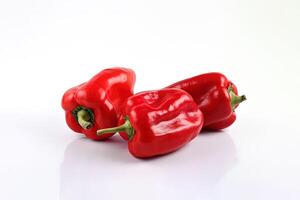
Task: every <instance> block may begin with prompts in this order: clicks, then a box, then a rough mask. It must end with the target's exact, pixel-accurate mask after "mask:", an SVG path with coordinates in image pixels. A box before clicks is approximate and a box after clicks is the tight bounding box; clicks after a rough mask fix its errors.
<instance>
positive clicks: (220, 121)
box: [167, 73, 246, 130]
mask: <svg viewBox="0 0 300 200" xmlns="http://www.w3.org/2000/svg"><path fill="white" fill-rule="evenodd" d="M167 88H179V89H182V90H185V91H186V92H188V93H189V94H190V95H191V96H192V97H193V98H194V100H195V102H196V103H197V105H198V107H199V109H200V110H201V111H202V113H203V115H204V125H203V127H204V128H205V129H213V130H217V129H223V128H226V127H228V126H230V125H231V124H233V123H234V121H235V120H236V114H235V112H234V111H235V108H236V107H237V106H238V104H239V103H241V102H243V101H245V100H246V96H245V95H242V96H238V92H237V88H236V86H235V85H234V84H233V83H232V82H231V81H230V80H228V79H227V78H226V77H225V76H224V75H223V74H221V73H207V74H202V75H198V76H195V77H192V78H188V79H185V80H182V81H179V82H177V83H174V84H172V85H170V86H168V87H167Z"/></svg>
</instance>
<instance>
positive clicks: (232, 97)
mask: <svg viewBox="0 0 300 200" xmlns="http://www.w3.org/2000/svg"><path fill="white" fill-rule="evenodd" d="M228 92H229V95H230V104H231V107H232V109H233V110H234V108H235V107H236V105H238V104H240V103H242V102H243V101H246V100H247V98H246V96H245V95H242V96H238V95H236V94H235V93H234V91H233V88H232V85H230V86H229V88H228Z"/></svg>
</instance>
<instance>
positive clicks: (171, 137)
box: [97, 89, 203, 158]
mask: <svg viewBox="0 0 300 200" xmlns="http://www.w3.org/2000/svg"><path fill="white" fill-rule="evenodd" d="M122 119H123V120H122V121H120V123H119V124H120V126H118V127H115V128H108V129H102V130H99V131H98V132H97V133H98V135H100V136H103V135H105V134H107V133H115V132H121V133H122V134H126V135H127V137H128V138H129V141H128V149H129V152H130V153H131V154H132V155H133V156H135V157H139V158H146V157H152V156H158V155H163V154H167V153H170V152H172V151H175V150H177V149H179V148H180V147H182V146H183V145H185V144H186V143H188V142H189V141H191V140H192V139H193V138H195V137H196V136H197V135H198V134H199V132H200V130H201V127H202V125H203V115H202V113H201V111H200V110H199V108H198V106H197V104H196V103H195V102H194V100H193V98H192V97H191V96H190V95H189V94H188V93H186V92H185V91H183V90H179V89H163V90H156V91H146V92H141V93H138V94H135V95H133V96H131V97H129V98H128V99H127V101H126V103H125V104H124V112H123V116H122ZM123 122H124V123H123Z"/></svg>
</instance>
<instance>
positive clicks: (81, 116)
mask: <svg viewBox="0 0 300 200" xmlns="http://www.w3.org/2000/svg"><path fill="white" fill-rule="evenodd" d="M89 120H90V116H89V114H88V112H87V111H86V110H84V109H82V110H80V111H78V112H77V121H78V123H79V125H80V126H81V127H82V128H84V129H89V128H91V127H92V125H93V124H92V123H91V122H90V121H89Z"/></svg>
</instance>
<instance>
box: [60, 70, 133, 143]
mask: <svg viewBox="0 0 300 200" xmlns="http://www.w3.org/2000/svg"><path fill="white" fill-rule="evenodd" d="M134 83H135V73H134V72H133V71H132V70H131V69H127V68H110V69H105V70H103V71H101V72H100V73H98V74H97V75H95V76H94V77H92V79H90V80H89V81H87V82H86V83H83V84H81V85H79V86H76V87H73V88H71V89H69V90H67V91H66V92H65V94H64V95H63V98H62V102H61V105H62V107H63V109H64V110H65V113H66V122H67V124H68V126H69V127H70V128H71V129H72V130H73V131H75V132H78V133H83V134H85V135H86V136H87V137H88V138H91V139H94V140H103V139H106V138H108V137H111V136H112V135H113V134H107V135H97V133H96V132H97V130H98V129H102V128H107V127H112V126H117V125H118V119H119V113H120V110H121V106H122V104H123V103H124V101H125V100H126V99H127V98H128V97H129V96H131V95H132V94H133V87H134Z"/></svg>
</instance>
